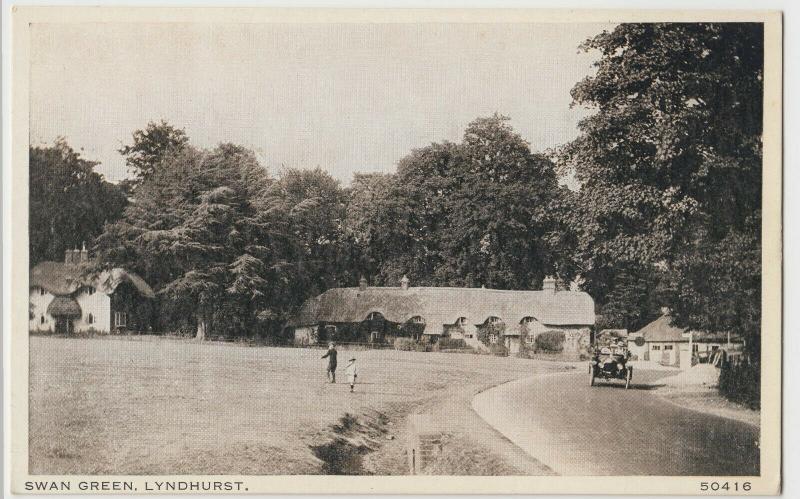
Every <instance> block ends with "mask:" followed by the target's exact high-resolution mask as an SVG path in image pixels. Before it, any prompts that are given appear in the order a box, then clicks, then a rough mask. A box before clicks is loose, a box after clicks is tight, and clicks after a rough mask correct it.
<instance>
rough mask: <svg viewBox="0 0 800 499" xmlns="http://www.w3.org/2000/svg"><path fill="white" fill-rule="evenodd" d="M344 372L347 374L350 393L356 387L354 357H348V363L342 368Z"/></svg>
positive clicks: (356, 370) (356, 373)
mask: <svg viewBox="0 0 800 499" xmlns="http://www.w3.org/2000/svg"><path fill="white" fill-rule="evenodd" d="M344 372H345V374H347V381H348V382H349V383H350V393H352V392H353V390H354V389H355V387H356V378H357V377H358V368H357V367H356V359H350V360H349V364H347V367H346V368H345V370H344Z"/></svg>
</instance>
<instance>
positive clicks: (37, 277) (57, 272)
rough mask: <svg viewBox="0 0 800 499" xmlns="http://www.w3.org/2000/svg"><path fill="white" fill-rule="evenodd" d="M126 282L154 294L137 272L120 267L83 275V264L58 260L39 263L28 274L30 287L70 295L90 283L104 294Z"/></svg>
mask: <svg viewBox="0 0 800 499" xmlns="http://www.w3.org/2000/svg"><path fill="white" fill-rule="evenodd" d="M123 282H128V283H130V284H131V285H133V287H134V288H136V290H137V291H138V292H139V293H140V294H141V295H142V296H145V297H147V298H155V296H156V295H155V293H153V290H152V289H151V288H150V286H148V285H147V283H146V282H145V281H144V279H142V278H141V277H139V276H138V275H136V274H134V273H132V272H128V271H126V270H124V269H121V268H113V269H111V270H105V271H103V272H101V273H99V274H87V273H86V266H84V265H76V264H67V263H62V262H41V263H39V264H38V265H36V266H35V267H34V268H33V269H32V270H31V273H30V283H29V285H30V287H32V288H34V287H38V288H43V289H44V290H45V291H47V292H48V293H50V294H53V295H56V296H66V295H71V294H72V293H74V292H75V291H77V290H78V289H80V288H81V287H82V286H93V287H94V288H95V289H97V290H98V291H101V292H103V293H105V294H109V295H110V294H112V293H113V292H114V290H116V289H117V286H119V285H120V284H122V283H123Z"/></svg>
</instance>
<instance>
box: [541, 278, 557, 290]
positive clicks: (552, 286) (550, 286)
mask: <svg viewBox="0 0 800 499" xmlns="http://www.w3.org/2000/svg"><path fill="white" fill-rule="evenodd" d="M542 291H550V292H551V293H555V292H556V280H555V279H554V278H553V277H551V276H546V277H545V278H544V280H543V281H542Z"/></svg>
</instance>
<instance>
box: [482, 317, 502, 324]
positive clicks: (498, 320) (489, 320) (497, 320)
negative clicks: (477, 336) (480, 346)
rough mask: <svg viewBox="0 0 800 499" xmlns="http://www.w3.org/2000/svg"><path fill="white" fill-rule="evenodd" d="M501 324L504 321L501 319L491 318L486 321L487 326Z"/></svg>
mask: <svg viewBox="0 0 800 499" xmlns="http://www.w3.org/2000/svg"><path fill="white" fill-rule="evenodd" d="M501 322H503V321H502V320H501V319H500V317H489V318H488V319H486V323H487V324H499V323H501Z"/></svg>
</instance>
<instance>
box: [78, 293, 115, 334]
mask: <svg viewBox="0 0 800 499" xmlns="http://www.w3.org/2000/svg"><path fill="white" fill-rule="evenodd" d="M90 289H91V288H88V287H85V288H83V289H81V290H80V291H79V292H78V293H77V294H76V295H74V298H75V301H77V302H78V305H80V307H81V316H80V317H79V318H77V319H75V320H73V321H72V325H73V326H74V327H75V331H88V330H89V329H92V328H94V330H95V331H98V332H103V333H108V332H110V331H111V297H110V296H109V295H107V294H105V293H103V292H101V291H95V292H94V293H91V292H90V291H89V290H90ZM89 314H91V315H92V322H91V323H89Z"/></svg>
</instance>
